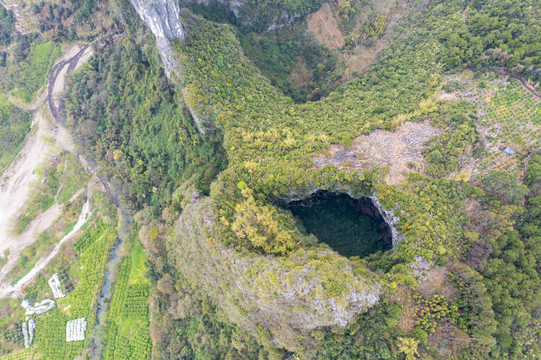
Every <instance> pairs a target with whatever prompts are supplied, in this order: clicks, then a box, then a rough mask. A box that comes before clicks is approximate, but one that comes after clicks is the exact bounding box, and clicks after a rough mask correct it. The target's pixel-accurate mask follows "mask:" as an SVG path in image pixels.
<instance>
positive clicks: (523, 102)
mask: <svg viewBox="0 0 541 360" xmlns="http://www.w3.org/2000/svg"><path fill="white" fill-rule="evenodd" d="M453 80H455V81H457V82H458V86H460V87H461V89H460V90H461V91H460V92H459V93H458V94H457V95H458V97H459V98H460V99H463V100H466V101H469V102H472V103H474V104H475V105H476V106H477V113H478V116H479V120H478V122H477V131H479V133H480V134H481V137H482V139H483V140H484V141H485V150H484V153H483V156H482V157H481V158H480V159H478V160H476V163H475V165H474V168H475V169H476V170H477V171H476V172H474V173H478V174H479V173H481V174H482V173H486V172H487V171H489V170H500V171H507V172H509V173H511V174H513V175H516V176H518V177H522V175H523V173H524V170H525V165H526V163H527V154H528V153H529V152H531V151H532V150H534V149H539V148H541V99H539V98H538V97H537V96H535V95H534V94H532V93H531V92H529V91H528V90H527V89H526V88H525V87H524V86H523V85H522V83H521V82H520V81H518V80H516V79H513V78H511V77H504V76H498V75H495V74H487V75H484V76H481V77H480V78H477V79H474V77H473V75H472V74H471V73H464V74H462V75H460V76H458V77H454V78H453ZM508 147H509V148H511V149H512V150H513V151H514V154H512V155H509V154H507V153H506V152H505V151H504V150H505V149H506V148H508Z"/></svg>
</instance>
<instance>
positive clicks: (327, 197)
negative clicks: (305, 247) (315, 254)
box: [285, 190, 392, 257]
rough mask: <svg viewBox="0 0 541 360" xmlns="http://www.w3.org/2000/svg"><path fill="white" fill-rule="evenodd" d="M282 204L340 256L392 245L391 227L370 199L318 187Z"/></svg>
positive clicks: (376, 249)
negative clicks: (307, 194)
mask: <svg viewBox="0 0 541 360" xmlns="http://www.w3.org/2000/svg"><path fill="white" fill-rule="evenodd" d="M285 207H286V208H287V209H289V210H290V211H291V212H292V213H293V215H294V216H296V217H297V218H298V219H299V220H300V221H301V222H302V224H303V225H304V228H305V229H306V232H307V233H309V234H314V235H315V236H316V237H317V238H318V239H319V241H322V242H324V243H326V244H327V245H329V246H330V247H331V248H332V249H333V250H334V251H336V252H337V253H339V254H340V255H342V256H346V257H351V256H359V257H365V256H368V255H370V254H373V253H376V252H378V251H386V250H390V249H391V248H392V231H391V228H390V226H389V225H388V224H387V223H386V222H385V219H384V218H383V216H382V214H381V213H380V211H379V210H378V208H377V207H376V206H375V205H374V203H373V202H372V199H370V198H367V197H363V198H360V199H354V198H352V197H351V196H349V195H348V194H337V193H332V192H329V191H324V190H319V191H317V192H315V193H314V194H312V195H311V196H310V197H308V198H306V199H303V200H299V201H292V202H290V203H288V204H287V205H286V206H285Z"/></svg>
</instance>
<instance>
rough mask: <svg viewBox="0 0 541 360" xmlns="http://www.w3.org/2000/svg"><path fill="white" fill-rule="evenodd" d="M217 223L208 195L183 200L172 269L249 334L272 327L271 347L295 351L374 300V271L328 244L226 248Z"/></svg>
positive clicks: (377, 290)
mask: <svg viewBox="0 0 541 360" xmlns="http://www.w3.org/2000/svg"><path fill="white" fill-rule="evenodd" d="M215 226H217V222H216V219H215V216H214V215H213V210H212V201H211V200H210V199H209V198H205V199H197V200H195V201H192V203H191V204H189V205H188V206H186V208H185V209H184V211H183V213H182V215H181V217H180V219H179V220H178V221H177V223H176V226H175V234H174V236H173V238H172V239H171V241H170V246H171V249H170V253H173V254H174V255H173V257H174V259H175V262H176V266H177V268H178V269H179V270H180V271H181V272H182V273H183V274H184V275H185V276H186V277H187V278H188V279H189V281H190V282H191V283H192V285H193V286H194V287H195V288H197V289H198V290H199V291H202V292H204V293H205V294H206V295H208V296H209V297H210V298H212V299H213V300H214V302H215V303H216V304H217V306H218V307H219V308H221V310H222V311H223V313H224V314H226V316H228V317H229V319H230V321H232V322H234V323H236V324H237V325H238V326H240V327H241V328H243V329H244V330H245V331H250V332H252V333H254V334H257V331H258V330H257V329H258V327H260V328H263V329H264V330H266V331H269V332H270V334H271V336H272V340H273V342H274V343H275V345H276V346H279V347H284V348H286V349H289V350H295V348H296V347H297V346H298V344H297V343H296V341H297V340H296V338H297V336H298V335H299V334H300V333H306V332H307V331H310V330H313V329H317V328H321V327H328V326H337V327H343V326H346V325H347V324H348V323H349V322H350V321H351V320H352V319H353V318H354V317H355V316H356V315H358V314H360V313H362V312H364V311H366V310H367V309H368V308H369V307H371V306H373V305H375V304H376V303H377V302H378V300H379V297H380V292H381V284H379V283H378V282H377V280H375V276H373V275H372V274H370V273H369V272H368V271H367V272H366V273H362V272H359V271H358V269H354V265H353V264H352V263H350V262H349V260H347V259H346V258H343V257H341V256H339V255H337V254H336V253H334V252H332V251H331V250H328V249H326V248H315V249H308V250H301V251H298V252H295V253H293V254H290V255H288V256H286V257H275V256H264V255H259V254H253V253H251V254H247V253H242V252H239V251H236V250H234V249H231V248H228V247H226V246H224V244H222V243H221V242H220V239H219V238H218V236H217V233H216V232H215V231H214V230H213V228H214V227H215ZM218 226H219V225H218Z"/></svg>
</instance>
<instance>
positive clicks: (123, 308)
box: [104, 241, 152, 359]
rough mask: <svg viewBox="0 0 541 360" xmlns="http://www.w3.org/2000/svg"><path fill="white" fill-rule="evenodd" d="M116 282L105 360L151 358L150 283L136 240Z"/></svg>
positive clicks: (124, 260)
mask: <svg viewBox="0 0 541 360" xmlns="http://www.w3.org/2000/svg"><path fill="white" fill-rule="evenodd" d="M130 245H131V249H130V252H129V253H128V255H126V256H125V257H124V258H123V259H122V263H121V265H120V267H119V271H118V275H117V276H116V279H115V287H114V292H113V298H112V300H111V305H110V310H109V312H108V317H107V319H108V323H109V324H110V325H109V327H108V330H107V337H106V344H107V346H106V348H105V352H104V354H105V355H104V358H105V359H150V358H151V351H152V341H151V339H150V334H149V311H148V304H147V301H148V299H149V283H148V280H147V277H146V276H147V274H146V272H147V267H146V264H145V261H146V258H145V254H144V252H143V248H142V246H141V243H140V242H139V241H131V243H130Z"/></svg>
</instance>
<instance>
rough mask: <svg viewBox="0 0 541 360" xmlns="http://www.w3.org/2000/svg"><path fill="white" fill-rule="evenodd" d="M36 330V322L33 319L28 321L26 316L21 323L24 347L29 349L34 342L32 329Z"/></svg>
mask: <svg viewBox="0 0 541 360" xmlns="http://www.w3.org/2000/svg"><path fill="white" fill-rule="evenodd" d="M35 328H36V322H35V321H34V319H30V318H29V317H28V316H27V317H26V319H25V320H24V322H23V337H24V347H25V348H27V349H28V348H29V347H30V345H31V344H32V341H33V340H34V329H35Z"/></svg>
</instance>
